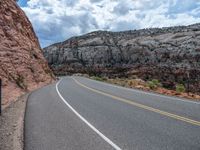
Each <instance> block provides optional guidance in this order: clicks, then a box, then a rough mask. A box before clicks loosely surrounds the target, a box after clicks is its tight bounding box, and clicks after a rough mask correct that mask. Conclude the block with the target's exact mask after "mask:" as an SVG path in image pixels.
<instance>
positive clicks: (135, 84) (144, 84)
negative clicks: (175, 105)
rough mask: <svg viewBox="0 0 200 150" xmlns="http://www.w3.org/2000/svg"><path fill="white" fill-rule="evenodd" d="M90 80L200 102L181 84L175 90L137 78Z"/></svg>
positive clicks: (199, 96) (156, 82) (99, 77)
mask: <svg viewBox="0 0 200 150" xmlns="http://www.w3.org/2000/svg"><path fill="white" fill-rule="evenodd" d="M90 78H91V79H93V80H97V81H102V82H107V83H111V84H116V85H120V86H124V87H128V88H135V89H141V90H145V91H151V92H156V93H160V94H165V95H170V96H178V97H183V98H188V99H193V100H200V95H197V94H194V93H188V92H186V88H185V86H184V85H183V84H180V83H177V84H176V86H175V88H174V89H167V88H166V87H163V86H162V83H161V82H160V81H159V80H158V79H152V80H147V81H145V80H142V79H140V78H138V77H137V76H132V77H129V78H108V77H101V76H91V77H90Z"/></svg>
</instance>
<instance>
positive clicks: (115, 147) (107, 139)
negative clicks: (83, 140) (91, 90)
mask: <svg viewBox="0 0 200 150" xmlns="http://www.w3.org/2000/svg"><path fill="white" fill-rule="evenodd" d="M61 81H62V79H61V80H60V81H58V82H57V83H56V91H57V93H58V95H59V97H60V98H61V100H62V101H63V102H64V103H65V104H66V105H67V106H68V107H69V108H70V109H71V110H72V112H74V113H75V114H76V115H77V116H78V117H79V118H80V119H81V120H82V121H83V122H84V123H85V124H87V125H88V126H89V127H90V128H91V129H92V130H93V131H94V132H96V133H97V134H98V135H99V136H100V137H101V138H102V139H103V140H105V141H106V142H107V143H108V144H110V145H111V146H112V147H113V148H114V149H115V150H122V149H121V148H120V147H119V146H118V145H116V144H115V143H114V142H112V141H111V140H110V139H109V138H107V137H106V136H105V135H104V134H103V133H101V132H100V131H99V130H98V129H96V128H95V127H94V126H93V125H92V124H91V123H89V122H88V121H87V120H86V119H85V118H84V117H83V116H81V115H80V114H79V113H78V112H77V111H76V110H75V109H74V108H73V107H72V106H71V105H70V104H69V103H68V102H67V101H66V100H65V99H64V98H63V96H62V95H61V94H60V91H59V89H58V85H59V84H60V82H61Z"/></svg>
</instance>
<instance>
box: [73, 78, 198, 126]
mask: <svg viewBox="0 0 200 150" xmlns="http://www.w3.org/2000/svg"><path fill="white" fill-rule="evenodd" d="M72 79H73V80H74V81H75V82H76V83H77V84H78V85H79V86H81V87H84V88H86V89H88V90H90V91H93V92H95V93H98V94H101V95H104V96H107V97H110V98H113V99H115V100H118V101H121V102H124V103H127V104H130V105H133V106H136V107H138V108H142V109H145V110H148V111H151V112H155V113H158V114H161V115H163V116H167V117H170V118H173V119H176V120H180V121H183V122H186V123H189V124H192V125H196V126H200V121H196V120H192V119H189V118H186V117H183V116H179V115H176V114H173V113H169V112H166V111H162V110H160V109H156V108H153V107H150V106H146V105H143V104H140V103H137V102H134V101H131V100H128V99H125V98H121V97H118V96H115V95H112V94H109V93H106V92H103V91H99V90H97V89H94V88H91V87H88V86H86V85H84V84H82V83H81V82H79V81H78V80H76V79H75V78H73V77H72Z"/></svg>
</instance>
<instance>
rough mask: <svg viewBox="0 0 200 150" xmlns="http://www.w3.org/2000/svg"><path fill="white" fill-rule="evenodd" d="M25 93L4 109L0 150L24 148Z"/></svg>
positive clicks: (0, 120) (26, 96)
mask: <svg viewBox="0 0 200 150" xmlns="http://www.w3.org/2000/svg"><path fill="white" fill-rule="evenodd" d="M28 95H29V94H25V95H23V96H21V97H20V98H18V100H17V101H16V102H13V103H12V104H11V105H10V106H8V107H7V108H6V109H4V110H3V113H2V116H0V150H23V138H24V137H23V134H24V133H23V129H24V114H25V108H26V102H27V99H28Z"/></svg>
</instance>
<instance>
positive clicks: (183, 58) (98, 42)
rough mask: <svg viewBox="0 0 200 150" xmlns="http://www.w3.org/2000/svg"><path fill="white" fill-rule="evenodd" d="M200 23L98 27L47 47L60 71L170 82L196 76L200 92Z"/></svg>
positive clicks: (172, 85) (192, 81) (184, 81)
mask: <svg viewBox="0 0 200 150" xmlns="http://www.w3.org/2000/svg"><path fill="white" fill-rule="evenodd" d="M199 39H200V24H199V23H197V24H193V25H189V26H176V27H164V28H150V29H140V30H131V31H121V32H110V31H95V32H91V33H88V34H85V35H82V36H76V37H72V38H70V39H68V40H66V41H63V42H60V43H56V44H53V45H50V46H48V47H46V48H44V49H43V53H44V56H45V58H46V59H47V60H48V63H49V65H50V66H51V68H52V69H53V70H54V73H56V74H61V75H62V74H66V73H67V74H68V73H88V74H93V75H100V76H108V77H129V76H133V75H136V76H138V77H140V78H142V79H144V80H149V79H154V78H155V79H159V80H160V81H161V82H162V83H163V85H164V86H165V87H170V88H175V85H176V84H177V83H182V84H185V85H186V84H187V83H188V82H190V84H191V88H190V89H191V90H192V91H194V92H200V91H199V89H200V75H199V74H200V70H199V67H200V42H199Z"/></svg>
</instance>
